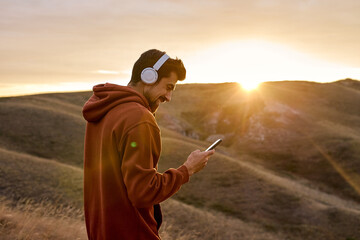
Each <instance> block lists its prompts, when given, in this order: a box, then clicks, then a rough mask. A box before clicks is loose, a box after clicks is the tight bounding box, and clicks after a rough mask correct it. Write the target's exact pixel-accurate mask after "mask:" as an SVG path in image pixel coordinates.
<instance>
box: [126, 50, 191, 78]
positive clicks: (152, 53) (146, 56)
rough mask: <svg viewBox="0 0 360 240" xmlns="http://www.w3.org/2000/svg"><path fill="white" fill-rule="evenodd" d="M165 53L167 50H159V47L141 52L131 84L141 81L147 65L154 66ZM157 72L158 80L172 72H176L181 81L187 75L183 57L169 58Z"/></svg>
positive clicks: (133, 71)
mask: <svg viewBox="0 0 360 240" xmlns="http://www.w3.org/2000/svg"><path fill="white" fill-rule="evenodd" d="M164 54H165V52H162V51H159V50H157V49H151V50H148V51H146V52H144V53H143V54H141V56H140V58H139V59H138V60H137V61H136V62H135V64H134V67H133V70H132V74H131V80H130V82H129V84H132V85H134V84H136V83H138V82H139V81H141V72H142V71H143V70H144V69H145V68H147V67H152V66H154V64H155V63H156V62H157V61H158V60H159V59H160V58H161V57H162V56H163V55H164ZM157 72H158V81H159V80H160V79H161V78H163V77H169V76H170V73H171V72H175V73H176V74H177V77H178V80H180V81H182V80H184V79H185V77H186V69H185V67H184V64H183V62H182V61H181V59H178V58H176V59H173V58H169V59H168V60H166V62H165V63H164V64H163V65H162V66H161V67H160V69H159V70H158V71H157ZM158 81H157V82H158Z"/></svg>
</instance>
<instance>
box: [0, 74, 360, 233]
mask: <svg viewBox="0 0 360 240" xmlns="http://www.w3.org/2000/svg"><path fill="white" fill-rule="evenodd" d="M359 89H360V88H359V82H358V81H354V80H344V81H339V82H335V83H330V84H319V83H309V82H274V83H265V84H263V85H262V87H261V88H260V89H259V90H258V91H257V92H253V93H247V92H243V91H242V90H241V89H240V88H239V87H238V85H237V84H235V83H225V84H208V85H196V84H195V85H194V84H192V85H179V86H177V90H176V91H175V92H174V96H173V98H172V99H173V100H172V102H170V103H166V104H163V105H162V106H161V107H160V110H159V112H158V113H157V116H156V117H157V119H158V121H159V124H160V127H161V129H162V136H163V152H162V155H161V159H160V162H159V167H160V171H164V170H166V169H167V168H169V167H177V166H179V165H180V164H182V163H183V162H184V161H185V160H186V157H187V156H188V154H189V153H190V152H191V151H193V150H194V149H196V148H199V149H205V148H206V146H207V145H208V144H209V141H210V140H212V139H214V138H217V137H219V136H221V137H223V138H224V144H223V145H221V146H219V147H218V148H217V154H216V155H215V156H214V157H213V158H212V159H211V161H210V162H209V164H208V165H207V167H206V169H205V170H204V171H202V172H200V173H199V174H196V175H195V176H193V177H192V178H191V181H190V182H189V183H188V184H186V185H184V186H183V187H182V189H181V190H180V191H179V192H178V193H177V194H176V195H175V196H174V198H173V199H174V201H173V200H170V201H167V202H166V203H164V210H165V211H164V212H165V215H166V216H165V224H164V227H163V229H164V232H163V236H164V239H166V238H165V237H168V239H172V238H176V239H192V237H191V236H194V235H196V234H197V235H196V236H208V238H207V239H222V238H221V236H224V234H225V236H227V239H241V238H242V237H243V236H246V234H245V235H244V233H249V235H251V236H252V238H250V239H294V240H295V239H299V240H300V239H346V238H348V239H359V238H360V230H359V228H358V222H359V221H360V213H359V211H360V207H359V204H360V191H359V186H360V178H359V172H360V161H359V160H360V159H359V156H360V121H359V120H360V105H359V103H360V95H359V93H360V90H359ZM90 95H91V93H90V92H81V93H59V94H43V95H33V96H25V97H14V98H0V173H1V174H0V196H1V197H5V199H7V200H9V201H11V205H12V206H17V204H18V203H19V201H20V203H21V202H24V199H31V200H33V201H35V202H43V201H48V202H50V203H51V204H54V206H57V205H62V206H69V207H73V208H76V209H81V208H82V207H81V206H82V170H81V168H82V161H83V160H82V158H83V150H82V149H83V138H84V131H85V121H84V120H83V119H82V116H81V109H82V105H83V104H84V103H85V101H86V100H87V99H88V97H89V96H90ZM209 96H211V97H210V98H209ZM186 216H188V217H186ZM190 216H192V217H190ZM192 218H193V219H197V220H196V222H193V221H191V219H192ZM204 218H209V219H210V220H209V221H208V220H205V219H204ZM216 219H218V220H219V221H218V220H216ZM224 224H225V225H224ZM199 226H207V227H200V229H199ZM220 226H223V227H224V228H226V229H229V232H224V230H222V227H220ZM182 229H190V230H189V232H185V231H183V230H182ZM196 229H199V230H196ZM197 231H198V232H197ZM59 239H60V238H59Z"/></svg>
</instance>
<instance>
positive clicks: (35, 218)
mask: <svg viewBox="0 0 360 240" xmlns="http://www.w3.org/2000/svg"><path fill="white" fill-rule="evenodd" d="M82 218H83V214H82V212H81V211H79V210H76V209H72V208H69V207H62V206H56V207H54V206H53V205H52V204H50V203H45V202H42V203H40V204H36V203H34V202H31V201H25V203H24V204H19V205H17V206H15V207H14V206H11V204H10V203H9V202H6V201H1V203H0V239H3V240H25V239H29V240H30V239H34V240H35V239H36V240H45V239H46V240H50V239H51V240H69V239H74V240H82V239H87V236H86V229H85V225H84V222H83V220H82Z"/></svg>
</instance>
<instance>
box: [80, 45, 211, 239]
mask: <svg viewBox="0 0 360 240" xmlns="http://www.w3.org/2000/svg"><path fill="white" fill-rule="evenodd" d="M185 75H186V70H185V68H184V65H183V63H182V61H181V60H179V59H171V58H169V57H168V56H167V55H166V53H165V52H161V51H159V50H155V49H153V50H149V51H147V52H145V53H143V54H142V55H141V56H140V58H139V59H138V60H137V61H136V63H135V64H134V67H133V71H132V76H131V81H130V82H129V84H128V86H119V85H115V84H109V83H106V84H101V85H97V86H94V88H93V90H94V94H93V95H92V97H91V98H90V99H89V100H88V101H87V102H86V104H85V106H84V109H83V115H84V118H85V119H86V120H87V126H86V135H85V156H84V157H85V159H84V208H85V220H86V228H87V233H88V237H89V239H98V240H100V239H101V240H109V239H111V240H112V239H122V240H126V239H129V240H142V239H146V240H152V239H154V240H158V239H160V238H159V234H158V229H159V227H160V224H161V221H162V215H161V209H160V205H159V203H160V202H162V201H164V200H166V199H167V198H169V197H170V196H172V195H173V194H174V193H176V192H177V191H178V190H179V189H180V187H181V185H183V184H184V183H186V182H188V181H189V177H190V176H191V175H192V174H194V173H196V172H198V171H200V170H201V169H202V168H203V167H204V166H205V165H206V163H207V161H208V159H209V157H210V156H211V155H213V154H214V151H213V150H212V151H209V152H200V150H196V151H194V152H192V153H191V154H190V155H189V156H188V158H187V160H186V161H185V162H184V164H183V165H181V166H180V167H178V168H177V169H173V168H171V169H169V170H167V171H165V172H164V173H159V172H157V164H158V160H159V156H160V152H161V139H160V130H159V127H158V125H157V123H156V120H155V118H154V113H155V111H156V110H157V109H158V107H159V105H160V103H163V102H169V101H170V100H171V95H172V92H173V91H174V89H175V85H176V83H177V81H178V80H184V79H185Z"/></svg>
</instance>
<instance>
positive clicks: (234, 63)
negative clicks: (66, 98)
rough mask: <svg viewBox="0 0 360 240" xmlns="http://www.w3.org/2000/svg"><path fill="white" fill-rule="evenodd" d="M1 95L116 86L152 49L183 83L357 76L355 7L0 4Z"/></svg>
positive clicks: (145, 1) (280, 2)
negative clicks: (178, 71)
mask: <svg viewBox="0 0 360 240" xmlns="http://www.w3.org/2000/svg"><path fill="white" fill-rule="evenodd" d="M0 9H1V14H0V29H1V31H0V52H1V54H0V96H10V95H19V94H29V93H38V92H54V91H77V90H91V88H92V86H93V85H95V84H97V83H103V82H111V83H116V84H121V85H125V84H127V82H128V81H129V79H130V72H131V69H132V65H133V63H134V62H135V61H136V60H137V58H138V57H139V55H140V54H141V53H142V52H144V51H146V50H148V49H151V48H157V49H160V50H163V51H166V52H167V53H168V54H169V55H170V56H171V57H173V58H175V57H179V58H181V59H182V60H183V61H184V64H185V67H186V68H187V71H188V72H187V79H186V80H185V81H184V83H193V82H199V83H207V82H239V83H241V84H243V85H244V86H245V85H247V84H248V85H251V84H253V83H259V82H263V81H281V80H308V81H318V82H330V81H336V80H339V79H344V78H354V79H360V1H358V0H337V1H334V0H302V1H300V0H292V1H289V0H252V1H238V0H199V1H193V0H182V1H174V0H168V1H160V0H141V1H136V0H133V1H121V0H118V1H115V0H102V1H100V0H97V1H95V0H0Z"/></svg>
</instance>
